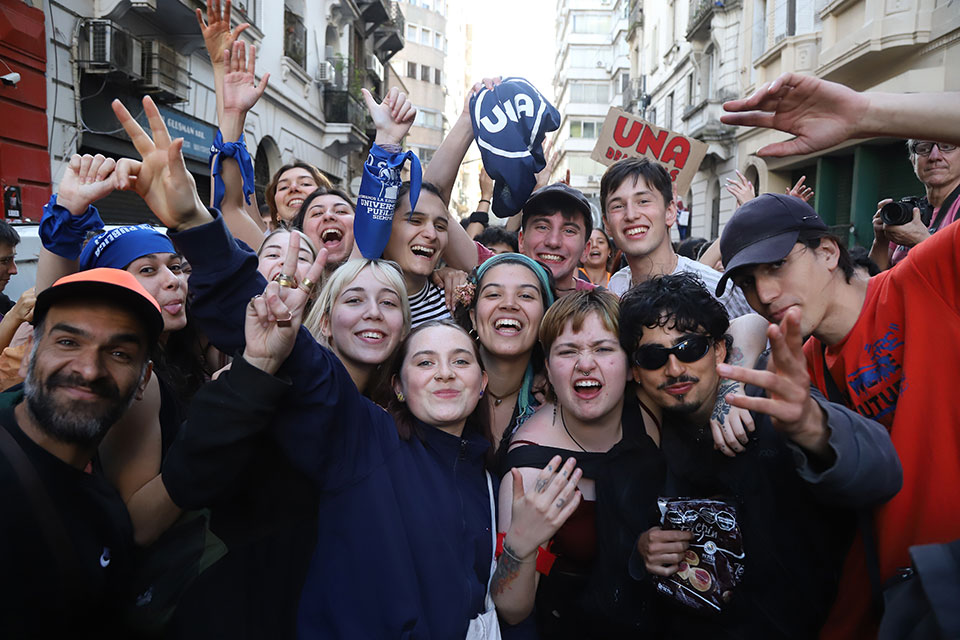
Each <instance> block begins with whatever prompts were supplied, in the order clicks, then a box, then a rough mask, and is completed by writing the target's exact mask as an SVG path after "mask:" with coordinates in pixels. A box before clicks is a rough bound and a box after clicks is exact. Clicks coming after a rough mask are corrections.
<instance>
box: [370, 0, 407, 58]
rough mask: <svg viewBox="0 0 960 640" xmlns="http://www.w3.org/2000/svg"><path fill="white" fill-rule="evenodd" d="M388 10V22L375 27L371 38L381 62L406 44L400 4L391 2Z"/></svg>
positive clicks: (404, 22) (404, 23)
mask: <svg viewBox="0 0 960 640" xmlns="http://www.w3.org/2000/svg"><path fill="white" fill-rule="evenodd" d="M389 8H390V11H389V14H390V18H389V20H387V21H386V22H384V23H383V24H381V25H379V26H377V29H376V31H375V32H374V38H373V42H374V51H375V52H377V53H378V57H379V58H380V60H381V61H383V62H386V61H387V60H389V59H390V58H392V57H393V56H394V54H395V53H397V52H398V51H400V50H401V49H403V47H404V45H405V44H406V40H405V37H406V36H405V34H406V28H407V27H406V20H404V18H403V13H402V12H401V11H400V3H399V2H397V1H396V0H391V2H390V7H389Z"/></svg>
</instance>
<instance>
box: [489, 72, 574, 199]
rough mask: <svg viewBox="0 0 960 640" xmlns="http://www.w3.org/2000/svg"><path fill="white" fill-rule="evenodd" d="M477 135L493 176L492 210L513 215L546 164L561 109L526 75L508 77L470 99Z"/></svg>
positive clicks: (534, 184)
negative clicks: (545, 153)
mask: <svg viewBox="0 0 960 640" xmlns="http://www.w3.org/2000/svg"><path fill="white" fill-rule="evenodd" d="M470 121H471V123H472V124H473V137H474V138H476V140H477V145H478V146H479V147H480V156H481V157H482V158H483V167H484V169H486V170H487V174H488V175H489V176H490V177H491V178H493V181H494V186H493V212H494V213H495V214H496V215H497V216H498V217H501V218H509V217H510V216H512V215H514V214H515V213H517V212H518V211H520V209H522V208H523V205H524V203H525V202H526V201H527V198H529V197H530V194H531V193H532V192H533V188H534V186H536V184H537V178H536V174H537V173H539V172H540V171H542V170H543V168H544V167H545V166H546V165H547V162H546V160H545V159H544V157H543V148H542V145H543V138H544V136H545V135H546V134H547V133H548V132H550V131H556V130H557V128H558V127H559V126H560V112H558V111H557V110H556V109H555V108H554V106H553V105H552V104H550V103H549V102H547V99H546V98H544V97H543V96H542V95H541V94H540V92H539V91H537V88H536V87H534V86H533V85H532V84H530V83H529V82H527V81H526V80H524V79H523V78H505V79H504V80H503V82H501V83H500V84H498V85H496V86H495V87H494V88H493V90H492V91H491V90H489V89H481V90H480V91H479V92H477V94H476V95H475V96H473V97H472V98H470Z"/></svg>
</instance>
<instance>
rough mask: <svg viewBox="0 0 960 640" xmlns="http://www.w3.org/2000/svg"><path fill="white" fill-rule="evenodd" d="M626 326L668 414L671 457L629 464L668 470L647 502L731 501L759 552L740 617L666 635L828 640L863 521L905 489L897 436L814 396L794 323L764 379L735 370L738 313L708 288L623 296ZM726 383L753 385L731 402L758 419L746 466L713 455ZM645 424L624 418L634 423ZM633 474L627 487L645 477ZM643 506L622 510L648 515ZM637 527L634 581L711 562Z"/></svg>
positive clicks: (650, 284) (640, 370)
mask: <svg viewBox="0 0 960 640" xmlns="http://www.w3.org/2000/svg"><path fill="white" fill-rule="evenodd" d="M621 316H622V321H621V326H620V332H621V333H620V341H621V345H622V346H623V348H624V350H626V351H627V352H628V353H631V354H632V360H633V375H634V378H635V379H636V380H637V381H638V382H639V385H640V389H639V394H640V395H641V396H642V397H643V398H644V400H647V399H649V400H651V401H652V403H653V404H654V405H656V406H658V407H659V408H660V409H661V411H662V423H661V427H660V433H659V438H660V442H659V447H660V448H659V458H658V459H656V460H645V461H640V460H636V459H633V460H626V463H627V467H630V466H632V467H633V468H643V467H650V466H653V465H655V464H664V465H665V477H664V481H663V483H662V484H661V485H659V487H653V488H651V489H649V490H647V493H648V494H652V495H648V496H646V503H647V505H648V506H649V505H651V504H652V503H653V501H654V500H655V499H656V497H657V496H656V494H655V492H656V491H660V494H659V495H661V496H668V497H678V496H689V497H694V498H714V497H722V499H725V500H727V501H729V502H731V503H732V506H733V507H734V508H735V510H736V514H737V519H738V523H739V526H740V529H741V532H742V539H743V545H744V552H745V554H746V555H745V559H744V566H745V570H744V574H743V581H742V583H741V584H740V585H738V586H737V587H736V588H735V589H734V592H733V599H732V601H731V602H730V603H729V605H728V606H727V608H726V609H725V610H724V611H723V612H722V613H720V614H719V616H718V617H710V618H709V619H708V618H703V619H701V618H698V617H697V616H696V615H695V614H693V613H692V612H691V611H690V610H689V609H687V610H683V609H682V608H680V610H674V611H673V613H672V614H671V613H667V614H666V616H665V624H666V627H667V637H671V638H679V637H691V638H692V637H703V635H704V634H705V633H706V634H707V635H710V636H711V637H742V638H773V637H776V638H812V637H816V633H817V630H818V629H819V627H820V625H821V624H822V623H823V621H824V619H825V617H826V615H827V612H828V609H829V607H830V604H831V602H832V599H833V597H834V593H835V589H836V580H837V578H838V576H839V571H840V566H841V564H842V560H843V557H844V554H845V552H846V548H847V545H848V544H849V540H850V537H851V536H852V533H853V530H854V524H853V519H854V510H855V509H858V508H864V507H869V506H872V505H875V504H878V503H880V502H883V501H885V500H887V499H889V498H890V497H891V496H893V495H894V494H895V493H896V492H897V491H898V490H899V488H900V484H901V469H900V464H899V461H898V460H897V456H896V452H895V451H894V448H893V445H892V444H891V442H890V438H889V436H888V435H887V434H886V430H885V429H884V428H883V427H882V426H881V425H879V424H877V423H875V422H873V421H871V420H869V419H867V418H864V417H862V416H860V415H858V414H856V413H854V412H853V411H850V410H848V409H846V408H845V407H842V406H840V405H836V404H832V403H830V402H827V401H826V400H825V399H824V397H823V396H822V395H821V394H819V392H817V391H816V390H814V389H812V388H811V387H810V379H809V376H808V374H807V371H806V365H805V362H804V358H803V352H802V348H801V341H802V336H801V335H800V333H799V331H798V329H799V324H798V318H797V317H796V315H795V314H794V313H788V314H787V315H786V317H785V318H784V319H783V321H782V322H781V323H780V324H779V325H771V326H770V328H769V330H768V332H767V335H768V337H769V339H770V343H771V354H770V364H769V366H768V367H764V366H759V367H758V368H757V369H746V368H741V367H733V366H730V365H727V364H724V362H725V360H726V354H727V349H728V346H729V338H728V336H727V335H726V331H727V328H728V326H729V321H728V317H727V313H726V311H725V309H724V307H723V306H722V304H721V303H720V302H719V301H717V299H716V298H715V297H714V296H713V295H711V294H710V293H709V292H708V291H707V290H706V289H705V288H704V286H703V284H702V283H701V281H700V280H699V279H697V278H696V277H695V276H691V275H689V274H679V275H666V276H658V277H654V278H652V279H650V280H647V281H646V282H644V283H642V284H640V285H638V286H637V287H635V288H633V289H631V290H630V291H629V292H628V293H627V294H626V295H625V296H624V297H623V299H622V300H621ZM761 362H762V360H761ZM721 378H723V379H726V380H737V381H741V382H744V383H746V384H748V385H751V386H750V387H748V394H747V395H746V396H740V395H731V396H730V398H729V399H730V402H731V404H734V405H735V406H740V407H743V408H746V409H749V410H750V411H752V412H753V414H754V422H755V424H756V429H755V430H754V432H753V433H752V434H751V436H750V442H749V444H748V445H747V447H746V451H745V452H743V453H740V454H738V455H737V456H736V457H734V458H730V457H726V456H724V455H722V453H721V452H719V451H716V450H715V449H714V444H713V438H712V437H711V432H710V427H709V424H708V422H709V419H710V416H711V412H713V411H714V410H715V409H714V406H715V400H716V397H717V395H718V394H725V393H728V389H727V382H726V380H724V384H723V385H721ZM636 413H637V411H631V410H630V409H629V408H628V407H625V408H624V421H627V420H629V419H631V418H630V416H631V414H636ZM647 451H648V453H647V454H646V455H647V456H648V457H651V456H653V455H654V454H653V453H650V451H651V450H650V449H649V448H648V449H647ZM627 467H625V468H624V469H623V472H624V474H625V475H624V482H630V480H629V478H630V476H631V475H633V476H636V472H631V471H630V470H629V468H627ZM603 498H604V497H603V496H601V495H598V497H597V500H598V501H600V500H602V499H603ZM635 499H636V496H634V497H633V499H631V500H630V502H631V503H633V504H624V505H623V507H622V508H621V510H623V511H627V510H630V509H633V510H634V511H638V509H637V505H636V501H635ZM631 517H632V516H631ZM634 524H635V525H636V529H635V530H634V531H633V532H632V535H633V538H632V539H633V540H635V541H636V542H635V548H634V551H633V553H632V557H631V558H630V562H629V563H628V567H629V571H630V574H631V576H632V577H633V578H634V579H641V580H642V579H643V578H645V577H646V576H645V574H652V575H657V576H662V577H668V576H672V575H674V574H676V573H677V572H678V571H679V570H681V569H683V567H681V566H680V565H681V562H682V561H683V559H684V553H685V552H686V551H687V550H688V549H691V547H692V548H694V549H695V551H696V552H697V553H700V554H702V553H704V551H703V544H704V541H702V540H700V541H697V540H694V539H693V536H692V534H691V533H690V532H684V531H676V530H662V529H661V528H660V527H659V526H658V524H657V521H656V520H654V519H653V518H649V519H648V520H647V521H646V522H642V519H637V518H634ZM708 547H709V545H708ZM678 607H679V605H678ZM664 611H668V612H669V611H670V607H667V608H665V609H664ZM707 632H709V633H707Z"/></svg>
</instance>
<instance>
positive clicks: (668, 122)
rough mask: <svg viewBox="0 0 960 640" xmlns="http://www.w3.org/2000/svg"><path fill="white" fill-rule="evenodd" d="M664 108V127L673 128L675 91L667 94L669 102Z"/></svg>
mask: <svg viewBox="0 0 960 640" xmlns="http://www.w3.org/2000/svg"><path fill="white" fill-rule="evenodd" d="M663 110H664V116H665V117H664V120H665V122H664V124H663V126H664V128H665V129H673V91H671V92H670V93H669V94H667V102H666V105H665V106H664V108H663Z"/></svg>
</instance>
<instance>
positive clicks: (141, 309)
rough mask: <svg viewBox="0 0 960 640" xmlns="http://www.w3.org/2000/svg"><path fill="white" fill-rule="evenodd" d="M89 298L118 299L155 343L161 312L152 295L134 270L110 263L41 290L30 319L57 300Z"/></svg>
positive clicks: (38, 319) (37, 320) (36, 318)
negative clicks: (119, 267) (140, 320)
mask: <svg viewBox="0 0 960 640" xmlns="http://www.w3.org/2000/svg"><path fill="white" fill-rule="evenodd" d="M91 298H94V299H96V298H99V299H105V300H109V301H111V302H117V303H119V304H120V305H121V306H123V307H125V308H127V309H129V310H130V311H133V312H134V313H136V314H137V315H138V316H140V318H141V319H142V320H143V324H144V328H145V329H146V330H147V335H148V337H149V339H150V343H151V344H153V343H155V342H156V341H157V338H159V337H160V334H161V333H162V332H163V315H162V314H161V313H160V305H159V304H158V303H157V301H156V300H155V299H154V298H153V296H151V295H150V294H149V293H148V292H147V290H146V289H144V288H143V285H142V284H140V283H139V282H138V281H137V279H136V278H135V277H133V274H131V273H129V272H127V271H124V270H123V269H112V268H109V267H100V268H97V269H87V270H86V271H78V272H77V273H72V274H70V275H69V276H64V277H62V278H60V279H59V280H57V281H56V282H54V283H53V286H51V287H49V288H48V289H44V290H43V291H41V292H40V294H39V295H38V296H37V302H36V305H35V306H34V308H33V323H34V325H36V324H39V323H40V322H42V321H43V318H44V316H46V315H47V311H49V310H50V307H52V306H54V305H55V304H57V303H58V302H61V301H63V300H73V299H81V300H89V299H91Z"/></svg>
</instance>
